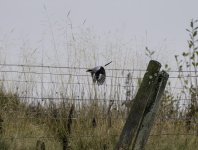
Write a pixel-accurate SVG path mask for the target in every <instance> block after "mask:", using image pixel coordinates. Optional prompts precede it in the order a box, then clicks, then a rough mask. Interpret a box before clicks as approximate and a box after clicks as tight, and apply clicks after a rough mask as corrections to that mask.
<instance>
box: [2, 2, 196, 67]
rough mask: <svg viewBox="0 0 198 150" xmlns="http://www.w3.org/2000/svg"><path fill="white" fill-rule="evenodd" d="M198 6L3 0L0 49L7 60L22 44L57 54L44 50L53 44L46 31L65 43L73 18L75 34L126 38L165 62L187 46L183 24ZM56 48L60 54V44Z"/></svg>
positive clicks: (136, 48)
mask: <svg viewBox="0 0 198 150" xmlns="http://www.w3.org/2000/svg"><path fill="white" fill-rule="evenodd" d="M197 7H198V1H197V0H97V1H96V0H56V1H55V0H14V1H13V0H0V33H1V34H0V40H1V41H0V42H1V43H0V44H1V45H0V46H1V53H3V54H4V55H5V56H6V61H7V63H9V62H12V63H13V62H17V61H18V59H19V57H21V56H22V54H21V53H22V52H21V46H22V44H23V43H28V45H29V47H32V50H31V51H34V48H38V49H40V48H41V47H42V48H43V49H44V55H49V57H53V55H50V53H51V54H54V53H53V52H52V51H53V50H50V49H48V50H46V49H47V48H49V47H48V46H47V45H50V44H49V43H50V41H49V40H46V36H54V37H55V39H54V40H55V42H56V41H57V43H58V42H60V41H61V42H64V40H63V39H62V40H59V38H60V37H61V32H62V30H60V31H59V28H60V29H61V28H64V27H65V26H66V24H67V23H68V22H67V23H66V22H65V21H66V18H67V21H68V17H69V20H70V23H72V26H73V31H74V32H75V33H77V32H79V31H80V30H79V28H80V29H82V28H83V29H90V30H91V33H92V34H94V35H96V36H98V37H100V38H101V39H103V41H109V42H111V41H114V40H115V39H114V38H117V39H122V40H123V41H124V42H126V43H129V46H128V47H130V46H131V49H132V50H133V53H134V52H137V51H139V52H140V53H144V47H145V46H148V47H149V48H150V49H152V50H156V51H157V52H156V56H155V57H156V58H158V59H162V62H163V63H167V62H169V61H174V54H178V53H181V52H182V51H183V50H184V49H185V48H187V47H186V46H187V42H186V40H187V39H188V34H187V32H186V31H185V29H186V28H187V27H188V26H189V22H190V20H191V19H192V18H194V19H198V9H197ZM68 13H69V14H68ZM67 25H68V24H67ZM51 31H53V32H51ZM56 33H60V34H56ZM63 33H64V32H63ZM52 34H55V35H52ZM78 34H81V33H78ZM107 34H108V40H107V39H106V38H107V36H106V35H107ZM40 41H41V43H42V44H40V45H39V44H38V43H39V42H40ZM6 43H7V45H6ZM81 44H82V42H81ZM100 44H102V43H99V44H98V45H97V46H100ZM2 45H3V46H2ZM5 45H6V46H5ZM41 45H42V46H41ZM52 45H53V44H52ZM52 45H51V46H52ZM57 45H58V44H57ZM57 49H59V53H60V54H61V48H60V46H59V47H58V48H57ZM63 49H64V48H62V50H63ZM23 51H24V50H23ZM112 51H113V50H112ZM47 53H48V54H47ZM103 54H104V53H103ZM164 56H165V57H166V58H164ZM167 56H169V57H167ZM101 57H102V56H101ZM109 59H111V58H109ZM49 60H50V59H49ZM51 60H53V58H52V59H51ZM107 60H108V58H107ZM114 61H115V60H114ZM45 63H48V62H45Z"/></svg>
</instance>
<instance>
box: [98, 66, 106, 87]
mask: <svg viewBox="0 0 198 150" xmlns="http://www.w3.org/2000/svg"><path fill="white" fill-rule="evenodd" d="M96 79H97V83H98V85H102V84H103V83H104V81H105V79H106V73H105V69H104V67H101V68H100V70H99V71H98V72H96Z"/></svg>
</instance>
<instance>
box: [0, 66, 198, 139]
mask: <svg viewBox="0 0 198 150" xmlns="http://www.w3.org/2000/svg"><path fill="white" fill-rule="evenodd" d="M87 69H89V68H86V67H68V66H48V65H24V64H0V83H1V88H2V90H4V91H5V92H6V93H14V94H13V95H12V94H2V93H1V95H0V100H1V101H2V100H3V99H7V100H10V99H16V98H17V99H20V100H21V101H22V102H25V104H28V107H27V106H26V107H27V108H28V109H27V108H26V110H22V111H21V110H20V109H18V108H17V107H14V106H13V107H14V108H13V109H12V110H7V109H6V107H3V109H2V110H1V111H0V112H1V114H3V112H5V113H7V114H10V115H9V116H7V118H6V119H4V120H6V121H4V124H11V123H15V121H14V122H11V121H10V120H29V121H30V120H33V121H36V120H37V122H38V121H39V120H40V121H41V120H42V119H43V118H45V119H47V120H60V119H61V120H65V121H68V119H71V120H74V121H76V122H78V120H79V122H78V123H80V121H82V120H84V121H87V122H90V120H92V118H86V115H84V114H83V115H82V114H80V113H82V111H81V109H83V106H84V104H86V105H89V104H92V102H97V103H98V104H100V103H101V104H102V107H101V108H103V109H101V110H100V111H101V112H100V113H98V112H96V110H95V109H96V108H95V106H94V108H93V114H95V118H96V120H97V122H102V121H103V120H107V122H108V120H109V117H110V119H111V121H112V122H113V121H114V122H115V123H118V122H117V121H118V120H121V121H122V122H124V121H125V120H126V116H127V109H128V107H127V105H126V103H125V102H127V101H132V100H133V99H134V97H135V94H136V92H137V90H138V88H139V85H140V82H141V79H142V77H143V75H144V73H145V72H146V70H144V69H117V68H113V69H109V68H107V69H106V72H107V78H106V82H105V83H104V85H102V86H97V85H95V84H94V83H93V82H92V78H91V75H90V74H88V73H86V70H87ZM181 72H182V73H183V74H184V75H183V76H182V77H185V78H198V76H196V75H192V74H191V75H189V73H195V72H194V71H177V70H171V71H169V72H168V73H169V74H170V77H169V81H170V83H172V84H170V85H168V86H167V88H166V91H169V93H168V94H169V95H168V96H167V95H165V96H164V97H163V102H164V103H163V104H162V109H161V111H160V114H159V115H158V117H157V119H156V124H155V127H154V129H155V128H157V126H159V125H161V130H160V131H162V130H163V127H164V126H165V124H167V126H169V129H167V131H164V130H163V132H155V131H153V132H151V134H150V136H151V138H152V137H157V136H196V134H195V132H196V131H197V129H195V128H193V126H198V118H196V117H194V118H193V121H192V123H191V126H192V129H191V130H192V131H191V132H190V131H189V132H187V131H185V132H180V131H179V130H178V131H175V132H173V131H172V128H175V127H176V126H177V124H178V123H180V128H182V129H183V128H185V125H186V122H187V121H188V120H192V117H188V116H185V115H184V113H183V112H182V111H181V110H183V108H188V106H189V104H190V103H191V102H192V98H191V97H190V96H189V95H188V96H187V97H184V95H182V94H183V93H182V92H181V91H183V90H185V89H184V87H183V86H182V85H181V83H180V78H181V75H180V74H179V73H181ZM173 85H174V86H173ZM196 98H197V97H196ZM196 101H197V99H196ZM58 103H59V105H58ZM64 103H70V104H75V106H76V108H78V109H76V112H75V114H73V116H72V117H69V118H68V116H62V115H60V116H58V115H57V114H61V113H57V114H56V117H54V116H53V115H54V114H53V111H54V110H56V111H57V112H61V111H62V110H59V108H60V107H61V105H63V104H64ZM38 104H39V105H38ZM50 104H52V105H50ZM0 105H1V104H0ZM40 105H41V106H40ZM51 106H53V108H51ZM70 106H71V105H68V106H67V109H66V110H67V113H66V114H67V115H68V111H69V109H70ZM20 107H21V106H20ZM41 108H42V109H41ZM47 108H48V109H47ZM65 108H66V107H65ZM178 109H179V110H178ZM40 110H42V111H40ZM50 111H51V112H50ZM83 111H84V110H83ZM28 112H29V113H28ZM49 112H50V113H51V114H49ZM186 112H187V111H186ZM83 113H86V112H85V111H84V112H83ZM17 114H18V116H17ZM30 114H31V115H30ZM38 114H40V117H38ZM41 114H43V115H41ZM2 116H3V115H2ZM19 122H20V121H19ZM21 123H23V122H21ZM42 125H43V124H42V123H41V122H40V124H38V126H42ZM112 125H113V123H112ZM183 126H184V127H183ZM92 128H93V127H89V130H91V129H92ZM167 128H168V127H167ZM169 130H170V132H169ZM164 132H165V133H164ZM70 136H72V137H75V136H76V137H82V138H93V137H94V138H96V137H99V136H101V135H96V134H90V135H88V134H82V132H81V133H78V134H75V133H72V135H70ZM108 136H109V137H119V133H116V134H108ZM26 138H27V139H28V138H29V139H31V138H35V139H53V138H54V139H56V138H57V137H56V136H15V135H6V136H5V137H4V139H5V140H10V139H18V140H22V139H26Z"/></svg>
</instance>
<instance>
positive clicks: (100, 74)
mask: <svg viewBox="0 0 198 150" xmlns="http://www.w3.org/2000/svg"><path fill="white" fill-rule="evenodd" d="M111 62H112V61H111ZM111 62H109V63H107V64H106V65H104V67H105V66H107V65H109V64H110V63H111ZM104 67H103V66H97V67H94V68H92V69H88V70H87V71H86V72H90V73H91V76H92V79H93V82H94V83H96V82H97V84H98V85H102V84H103V83H104V81H105V79H106V72H105V69H104Z"/></svg>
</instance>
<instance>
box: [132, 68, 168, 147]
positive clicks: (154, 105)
mask: <svg viewBox="0 0 198 150" xmlns="http://www.w3.org/2000/svg"><path fill="white" fill-rule="evenodd" d="M168 77H169V75H168V74H167V73H166V72H165V71H162V72H160V74H159V76H158V79H157V80H156V81H155V84H154V88H153V91H152V92H151V95H150V97H149V100H148V103H147V106H146V110H145V112H144V117H143V121H142V124H141V126H140V128H139V131H138V135H137V139H136V140H135V142H134V143H133V148H132V149H135V150H143V149H144V146H145V145H146V142H147V140H148V138H149V134H150V131H151V129H152V126H153V124H154V121H155V118H156V114H157V112H158V110H159V106H160V104H161V97H162V94H163V92H164V89H165V87H166V83H167V80H168Z"/></svg>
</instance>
